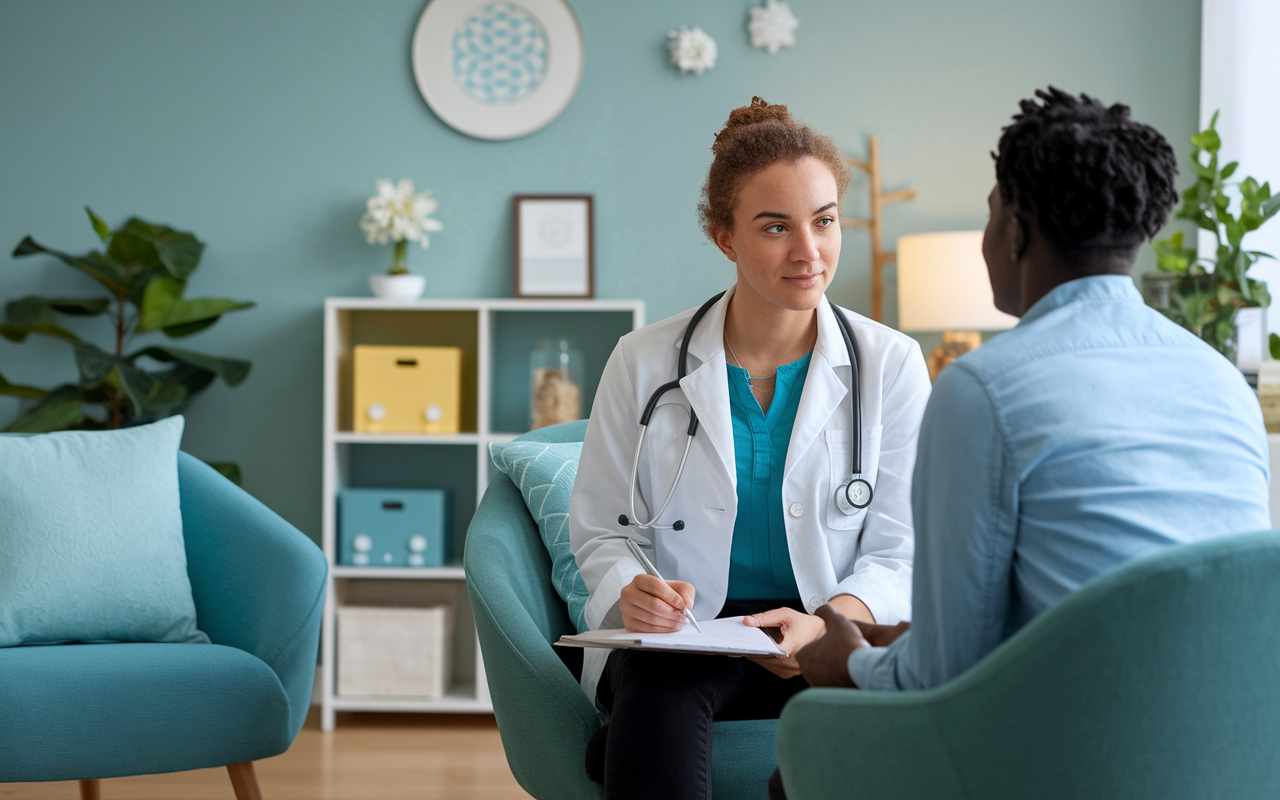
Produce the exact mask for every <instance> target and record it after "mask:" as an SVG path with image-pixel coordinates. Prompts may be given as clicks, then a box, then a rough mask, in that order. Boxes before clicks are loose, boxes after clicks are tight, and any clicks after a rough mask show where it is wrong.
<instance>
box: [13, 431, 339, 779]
mask: <svg viewBox="0 0 1280 800" xmlns="http://www.w3.org/2000/svg"><path fill="white" fill-rule="evenodd" d="M178 481H179V488H180V493H181V503H182V524H183V537H184V539H185V542H186V552H187V572H188V575H189V576H190V579H191V588H192V592H193V595H194V598H195V606H196V618H197V624H198V626H199V627H200V629H201V630H203V631H204V632H205V633H207V634H208V635H209V638H210V639H211V640H212V641H213V643H212V644H132V643H130V644H71V645H54V646H47V647H10V648H4V649H0V782H16V781H63V780H79V781H81V793H82V796H84V797H86V798H96V797H97V796H98V791H99V787H98V783H97V781H98V780H99V779H101V778H112V777H119V776H123V775H140V774H151V773H163V772H177V771H179V770H190V769H200V768H205V767H223V766H226V767H228V769H229V770H230V773H231V779H232V784H233V787H234V789H235V793H236V796H237V797H238V798H241V800H250V798H258V797H260V794H259V793H258V787H257V781H256V778H255V777H254V771H253V764H252V762H253V761H255V760H258V759H262V758H267V757H269V756H274V755H278V754H280V753H283V752H284V751H285V750H287V749H288V748H289V745H290V744H291V743H292V742H293V740H294V738H295V737H296V736H297V735H298V731H299V730H300V729H301V727H302V722H303V720H304V719H305V717H306V714H307V708H308V705H309V703H310V698H311V683H312V679H313V678H314V676H315V664H316V650H317V645H318V642H319V636H320V614H321V609H322V607H323V605H324V595H325V580H326V573H327V565H326V562H325V558H324V556H323V554H322V553H321V552H320V550H319V548H317V547H316V546H315V545H314V544H313V543H312V542H311V540H310V539H308V538H307V537H306V536H304V535H303V534H302V533H300V532H299V531H298V530H297V529H296V528H294V527H293V526H292V525H290V524H289V523H287V522H285V521H284V520H283V519H281V518H280V517H279V516H277V515H276V514H274V513H273V512H271V511H270V510H269V509H267V507H266V506H264V505H262V504H261V503H259V502H258V501H257V500H255V499H253V498H252V497H250V496H249V495H248V494H246V493H245V492H243V491H242V490H240V489H239V488H237V487H236V486H235V485H234V484H232V483H231V482H229V481H227V480H226V479H225V478H223V477H222V476H221V475H219V474H218V473H217V472H215V471H214V470H213V469H211V468H210V467H208V466H207V465H205V464H204V463H202V462H200V461H199V460H197V459H195V458H193V457H191V456H189V455H187V454H185V453H179V454H178Z"/></svg>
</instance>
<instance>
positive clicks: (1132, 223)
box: [992, 86, 1178, 255]
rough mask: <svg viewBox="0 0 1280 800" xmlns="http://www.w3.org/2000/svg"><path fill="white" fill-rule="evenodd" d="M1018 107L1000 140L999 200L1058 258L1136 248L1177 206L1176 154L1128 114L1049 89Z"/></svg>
mask: <svg viewBox="0 0 1280 800" xmlns="http://www.w3.org/2000/svg"><path fill="white" fill-rule="evenodd" d="M1036 98H1038V99H1039V100H1040V101H1043V102H1037V100H1035V99H1030V100H1023V101H1021V102H1020V103H1019V105H1020V106H1021V108H1022V113H1020V114H1017V115H1015V116H1014V118H1013V124H1011V125H1009V127H1007V128H1005V129H1004V133H1003V134H1002V135H1001V136H1000V145H999V148H998V150H997V152H995V153H992V157H993V158H995V160H996V182H997V184H998V185H999V187H1000V199H1001V200H1002V201H1004V203H1006V204H1012V205H1013V206H1014V207H1016V208H1017V209H1018V210H1020V211H1022V212H1024V213H1026V214H1028V215H1030V216H1032V217H1034V218H1035V220H1036V223H1037V224H1038V225H1039V227H1040V231H1041V233H1043V234H1044V236H1045V238H1047V239H1048V240H1049V242H1050V243H1051V244H1052V245H1054V246H1055V247H1056V248H1057V249H1058V250H1059V251H1060V252H1062V253H1064V254H1066V255H1079V254H1081V253H1084V252H1086V251H1089V250H1097V249H1119V248H1131V247H1136V246H1138V245H1140V244H1142V243H1143V242H1145V241H1147V240H1148V239H1150V238H1152V237H1153V236H1155V235H1156V233H1157V232H1159V230H1160V229H1161V228H1162V227H1164V223H1165V220H1166V219H1168V217H1169V211H1170V210H1171V209H1172V208H1173V205H1174V203H1176V202H1177V200H1178V193H1177V190H1176V189H1175V188H1174V185H1173V182H1174V179H1175V178H1176V176H1177V174H1178V168H1177V165H1176V160H1175V158H1174V154H1173V148H1172V147H1170V146H1169V143H1168V142H1167V141H1165V138H1164V137H1163V136H1161V135H1160V132H1159V131H1157V130H1156V129H1155V128H1152V127H1151V126H1149V125H1143V124H1142V123H1140V122H1134V121H1133V120H1132V119H1130V118H1129V107H1128V106H1126V105H1121V104H1119V103H1117V104H1115V105H1113V106H1110V107H1107V106H1104V105H1102V103H1100V102H1098V101H1097V100H1096V99H1094V98H1092V97H1089V96H1088V95H1086V94H1082V95H1080V97H1078V98H1077V97H1075V96H1074V95H1070V94H1067V93H1066V92H1063V91H1062V90H1060V89H1055V88H1053V87H1052V86H1051V87H1049V90H1048V91H1040V90H1037V91H1036Z"/></svg>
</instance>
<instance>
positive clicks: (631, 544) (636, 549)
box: [627, 537, 702, 633]
mask: <svg viewBox="0 0 1280 800" xmlns="http://www.w3.org/2000/svg"><path fill="white" fill-rule="evenodd" d="M627 547H628V548H630V549H631V555H633V556H635V557H636V561H639V562H640V566H642V567H644V571H645V572H647V573H649V574H650V575H652V576H653V577H655V578H657V579H658V580H660V581H664V582H665V581H666V578H664V577H662V576H661V575H659V574H658V568H657V567H655V566H654V565H653V564H652V563H651V562H650V561H649V559H648V558H647V557H646V556H645V554H644V551H642V550H641V549H640V545H638V544H636V540H635V539H632V538H629V537H628V539H627ZM684 618H685V619H687V620H689V624H690V625H692V626H693V627H694V628H696V629H697V631H698V633H702V626H701V625H699V624H698V621H697V620H696V619H694V618H693V612H692V611H691V610H689V609H687V608H686V609H685V610H684Z"/></svg>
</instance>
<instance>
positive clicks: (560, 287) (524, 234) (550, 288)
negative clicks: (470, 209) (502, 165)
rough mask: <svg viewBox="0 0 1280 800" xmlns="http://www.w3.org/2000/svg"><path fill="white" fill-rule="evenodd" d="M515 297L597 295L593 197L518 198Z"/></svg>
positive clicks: (529, 196)
mask: <svg viewBox="0 0 1280 800" xmlns="http://www.w3.org/2000/svg"><path fill="white" fill-rule="evenodd" d="M515 206H516V297H595V265H594V263H593V261H594V259H593V256H592V233H591V226H592V214H591V211H592V209H591V195H589V194H582V195H570V194H560V195H517V196H516V198H515Z"/></svg>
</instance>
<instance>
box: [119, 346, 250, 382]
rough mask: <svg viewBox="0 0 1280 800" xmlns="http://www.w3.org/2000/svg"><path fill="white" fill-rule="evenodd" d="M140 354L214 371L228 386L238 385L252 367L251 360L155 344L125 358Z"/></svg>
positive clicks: (135, 356)
mask: <svg viewBox="0 0 1280 800" xmlns="http://www.w3.org/2000/svg"><path fill="white" fill-rule="evenodd" d="M141 356H147V357H148V358H154V359H155V360H156V361H161V362H166V363H167V362H172V361H180V362H182V363H183V364H189V365H190V366H193V367H197V368H199V369H202V370H205V371H207V372H212V373H214V374H215V375H217V376H218V377H219V378H222V382H223V383H225V384H226V385H228V386H238V385H240V383H241V382H242V381H244V379H245V378H247V377H248V376H249V370H250V369H251V368H252V367H253V362H252V361H245V360H243V359H239V358H222V357H220V356H209V355H205V354H204V353H196V352H194V351H191V350H184V349H181V348H178V347H159V346H155V345H153V346H151V347H147V348H144V349H142V350H139V351H138V352H136V353H134V354H132V355H130V356H128V357H127V359H126V360H128V361H130V362H132V361H134V360H135V359H137V358H140V357H141Z"/></svg>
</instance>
